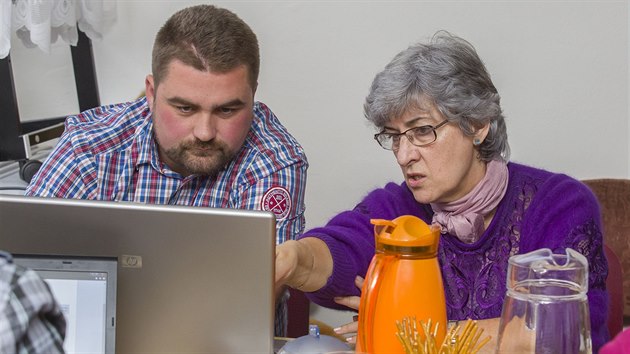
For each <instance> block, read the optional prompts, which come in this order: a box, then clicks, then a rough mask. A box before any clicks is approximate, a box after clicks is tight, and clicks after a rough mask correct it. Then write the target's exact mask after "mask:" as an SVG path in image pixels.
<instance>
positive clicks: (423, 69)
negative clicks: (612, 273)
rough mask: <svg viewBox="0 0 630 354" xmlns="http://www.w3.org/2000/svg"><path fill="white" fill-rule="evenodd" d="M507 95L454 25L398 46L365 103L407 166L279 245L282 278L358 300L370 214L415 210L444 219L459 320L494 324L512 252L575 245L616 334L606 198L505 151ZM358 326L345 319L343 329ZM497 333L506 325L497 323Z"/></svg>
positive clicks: (331, 298) (327, 302)
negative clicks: (603, 210)
mask: <svg viewBox="0 0 630 354" xmlns="http://www.w3.org/2000/svg"><path fill="white" fill-rule="evenodd" d="M499 101H500V97H499V94H498V93H497V90H496V88H495V87H494V85H493V83H492V81H491V79H490V75H489V74H488V72H487V71H486V68H485V66H484V64H483V62H482V61H481V59H480V58H479V57H478V55H477V53H476V51H475V49H474V48H473V47H472V46H471V45H470V44H469V43H468V42H466V41H465V40H463V39H461V38H458V37H455V36H452V35H450V34H448V33H445V32H439V33H438V34H436V35H435V36H434V37H433V39H432V41H431V42H430V43H428V44H416V45H413V46H411V47H409V48H407V49H405V50H404V51H402V52H401V53H399V54H398V55H397V56H396V57H395V58H394V59H393V60H392V61H391V62H390V63H389V64H388V65H387V66H386V68H385V69H384V70H383V71H382V72H381V73H379V74H378V75H376V78H375V79H374V82H373V83H372V87H371V90H370V93H369V95H368V97H367V99H366V102H365V107H364V108H365V115H366V117H367V119H368V120H370V121H371V122H372V123H373V124H374V125H375V126H376V128H377V129H378V130H379V133H378V134H376V135H375V136H374V138H375V139H376V141H377V142H378V143H379V144H380V146H381V147H383V148H384V149H387V150H391V151H393V154H394V157H395V158H396V160H397V162H398V164H399V165H400V168H401V170H402V173H403V176H404V182H403V183H402V184H394V183H389V184H387V185H386V186H385V187H384V188H381V189H377V190H374V191H372V192H371V193H369V194H368V195H367V196H366V197H365V199H364V200H363V201H361V202H360V203H359V204H358V205H357V206H356V207H355V208H354V209H353V210H350V211H346V212H343V213H341V214H339V215H337V216H336V217H334V218H333V219H331V220H330V221H329V222H328V224H327V225H326V226H324V227H320V228H315V229H312V230H310V231H308V232H306V233H305V234H304V235H303V236H301V238H300V239H299V240H298V241H290V242H285V243H284V244H282V245H280V246H279V247H278V248H277V261H276V283H277V285H278V286H280V285H282V284H288V285H289V286H291V287H294V288H297V289H300V290H302V291H305V292H307V293H308V296H309V298H310V299H311V300H312V301H314V302H316V303H318V304H320V305H323V306H326V307H331V308H339V309H342V308H345V309H347V307H351V308H355V309H356V308H357V307H358V297H357V296H359V295H360V289H359V288H358V286H357V285H360V282H361V278H360V277H364V276H365V273H366V271H367V268H368V265H369V263H370V261H371V259H372V257H373V255H374V235H373V226H372V225H371V224H370V219H374V218H377V219H394V218H396V217H398V216H401V215H406V214H410V215H415V216H418V217H419V218H421V219H423V220H424V221H425V222H427V223H438V224H440V225H441V226H442V237H441V240H440V246H439V252H438V258H439V262H440V267H441V270H442V276H443V278H444V287H445V293H446V302H447V315H448V318H449V320H464V319H467V318H472V319H476V320H487V321H480V324H481V325H482V326H485V327H487V328H489V330H490V331H491V332H492V331H496V327H497V325H498V318H499V317H500V315H501V308H502V304H503V299H504V296H505V291H506V286H505V284H506V272H507V265H508V262H507V261H508V258H509V257H510V256H512V255H515V254H520V253H527V252H530V251H533V250H536V249H539V248H543V247H547V248H550V249H552V250H553V251H555V252H563V250H564V249H565V248H567V247H571V248H573V249H575V250H577V251H579V252H580V253H582V254H583V255H585V256H586V258H587V259H588V261H589V267H590V268H589V271H590V278H589V279H590V283H589V292H588V298H589V306H590V311H591V316H590V318H591V330H592V339H593V349H594V352H597V350H598V348H599V347H600V346H601V345H602V344H603V343H604V342H605V341H606V340H607V339H608V333H607V329H606V325H605V323H606V317H607V299H608V295H607V293H606V289H605V279H606V274H607V263H606V260H605V258H604V253H603V249H602V231H601V230H602V228H601V221H600V216H599V215H600V214H599V206H598V204H597V201H596V199H595V197H594V196H593V194H592V193H591V191H590V190H589V189H588V188H587V187H586V186H585V185H583V184H582V183H580V182H579V181H577V180H575V179H573V178H571V177H568V176H566V175H563V174H555V173H551V172H547V171H543V170H540V169H536V168H533V167H528V166H524V165H521V164H517V163H513V162H507V161H508V158H509V145H508V142H507V132H506V126H505V120H504V117H503V114H502V111H501V106H500V104H499ZM355 329H356V323H355V324H350V325H346V326H343V327H341V328H340V329H339V332H340V333H347V332H350V331H352V330H355ZM495 333H496V332H495Z"/></svg>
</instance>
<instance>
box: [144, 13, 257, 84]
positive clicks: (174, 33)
mask: <svg viewBox="0 0 630 354" xmlns="http://www.w3.org/2000/svg"><path fill="white" fill-rule="evenodd" d="M175 59H177V60H180V61H181V62H182V63H184V64H186V65H190V66H192V67H194V68H195V69H197V70H200V71H213V72H220V73H224V72H227V71H230V70H232V69H234V68H236V67H237V66H240V65H245V66H246V67H247V68H248V69H249V80H250V84H251V86H252V88H255V87H256V85H257V82H258V72H259V70H260V54H259V49H258V39H257V38H256V35H255V34H254V32H253V31H252V30H251V28H250V27H249V26H248V25H247V24H246V23H245V22H243V20H241V19H240V18H239V17H238V16H236V14H234V13H233V12H231V11H228V10H225V9H221V8H218V7H215V6H212V5H198V6H192V7H188V8H185V9H183V10H180V11H178V12H176V13H175V14H173V15H172V16H171V17H170V18H169V19H168V20H167V21H166V23H165V24H164V25H163V26H162V28H160V30H159V31H158V33H157V36H156V37H155V43H154V44H153V57H152V70H153V80H154V83H155V86H156V87H157V86H158V85H159V82H160V80H161V79H163V78H164V76H165V75H166V74H167V72H166V71H167V68H168V65H169V64H170V63H171V62H172V61H173V60H175Z"/></svg>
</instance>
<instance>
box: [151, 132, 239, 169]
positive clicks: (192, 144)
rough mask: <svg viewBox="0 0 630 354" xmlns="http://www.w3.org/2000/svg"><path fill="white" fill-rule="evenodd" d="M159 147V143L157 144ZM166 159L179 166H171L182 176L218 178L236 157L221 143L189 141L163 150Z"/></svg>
mask: <svg viewBox="0 0 630 354" xmlns="http://www.w3.org/2000/svg"><path fill="white" fill-rule="evenodd" d="M157 143H158V145H159V141H158V142H157ZM163 151H164V154H165V155H166V157H168V158H169V160H170V161H172V162H173V163H174V164H176V165H177V166H169V167H171V169H173V170H176V169H177V170H176V171H178V172H179V173H180V174H182V175H192V174H195V175H204V176H208V177H210V178H214V177H216V176H217V175H218V174H219V172H221V171H222V170H223V169H224V168H225V166H227V165H228V164H229V163H230V161H232V159H233V158H234V156H235V153H234V152H232V151H230V149H229V147H228V146H227V145H226V144H225V143H222V142H220V141H215V140H211V141H208V142H204V141H199V140H195V141H189V142H182V143H181V144H179V145H177V146H175V147H172V148H170V149H165V150H163Z"/></svg>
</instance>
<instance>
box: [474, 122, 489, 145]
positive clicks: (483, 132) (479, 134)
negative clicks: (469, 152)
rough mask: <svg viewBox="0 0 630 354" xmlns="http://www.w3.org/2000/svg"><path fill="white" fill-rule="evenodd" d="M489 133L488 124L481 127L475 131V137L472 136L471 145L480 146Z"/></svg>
mask: <svg viewBox="0 0 630 354" xmlns="http://www.w3.org/2000/svg"><path fill="white" fill-rule="evenodd" d="M489 131H490V123H487V124H485V125H484V126H483V127H481V128H479V129H477V131H476V132H475V135H473V145H475V146H476V145H481V143H483V141H484V140H486V137H487V136H488V132H489Z"/></svg>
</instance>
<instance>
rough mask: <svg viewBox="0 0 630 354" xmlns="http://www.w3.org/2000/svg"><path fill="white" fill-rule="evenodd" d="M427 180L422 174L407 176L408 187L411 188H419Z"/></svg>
mask: <svg viewBox="0 0 630 354" xmlns="http://www.w3.org/2000/svg"><path fill="white" fill-rule="evenodd" d="M425 179H426V176H424V175H420V174H407V185H408V186H409V188H419V187H420V186H421V185H422V184H423V183H424V180H425Z"/></svg>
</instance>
